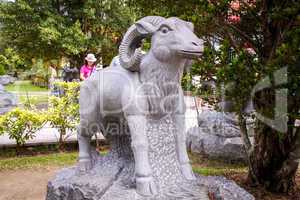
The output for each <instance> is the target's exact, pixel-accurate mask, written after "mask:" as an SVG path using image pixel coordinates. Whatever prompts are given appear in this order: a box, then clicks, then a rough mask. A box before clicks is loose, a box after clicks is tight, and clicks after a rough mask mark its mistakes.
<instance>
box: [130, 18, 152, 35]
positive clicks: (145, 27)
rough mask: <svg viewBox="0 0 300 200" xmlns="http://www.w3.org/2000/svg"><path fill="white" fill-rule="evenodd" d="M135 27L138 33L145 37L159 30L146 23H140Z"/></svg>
mask: <svg viewBox="0 0 300 200" xmlns="http://www.w3.org/2000/svg"><path fill="white" fill-rule="evenodd" d="M135 25H136V28H137V31H138V32H139V33H140V34H143V35H151V34H153V33H154V32H155V31H156V30H157V28H156V27H155V26H153V25H152V24H150V23H148V22H145V21H138V22H136V23H135Z"/></svg>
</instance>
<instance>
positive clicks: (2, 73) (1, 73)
mask: <svg viewBox="0 0 300 200" xmlns="http://www.w3.org/2000/svg"><path fill="white" fill-rule="evenodd" d="M4 74H5V69H4V67H3V65H0V76H1V75H4Z"/></svg>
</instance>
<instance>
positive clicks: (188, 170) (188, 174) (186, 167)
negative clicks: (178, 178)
mask: <svg viewBox="0 0 300 200" xmlns="http://www.w3.org/2000/svg"><path fill="white" fill-rule="evenodd" d="M181 173H182V175H183V176H184V177H185V178H186V179H187V180H196V177H195V175H194V173H193V170H192V167H191V165H190V164H189V163H185V164H182V165H181Z"/></svg>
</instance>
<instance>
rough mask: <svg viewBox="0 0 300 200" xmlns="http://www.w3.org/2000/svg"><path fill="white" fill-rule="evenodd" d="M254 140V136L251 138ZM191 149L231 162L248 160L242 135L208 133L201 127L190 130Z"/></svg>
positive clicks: (189, 141)
mask: <svg viewBox="0 0 300 200" xmlns="http://www.w3.org/2000/svg"><path fill="white" fill-rule="evenodd" d="M250 140H251V141H253V137H251V138H250ZM187 148H188V150H189V151H191V152H194V153H199V154H201V155H203V156H206V157H208V158H212V159H221V160H226V161H229V162H246V161H247V155H246V151H245V148H244V144H243V141H242V138H241V137H230V138H227V137H223V136H219V135H213V134H206V133H203V132H202V131H201V128H199V127H193V128H191V129H190V130H189V132H188V136H187Z"/></svg>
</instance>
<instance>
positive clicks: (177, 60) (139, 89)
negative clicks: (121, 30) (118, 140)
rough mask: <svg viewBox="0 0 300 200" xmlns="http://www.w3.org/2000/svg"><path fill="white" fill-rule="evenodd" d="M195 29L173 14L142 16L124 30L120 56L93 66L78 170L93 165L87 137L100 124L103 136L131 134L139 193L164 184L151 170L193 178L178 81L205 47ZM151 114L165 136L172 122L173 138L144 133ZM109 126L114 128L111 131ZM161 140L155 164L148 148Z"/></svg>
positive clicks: (83, 104)
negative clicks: (99, 67) (146, 47)
mask: <svg viewBox="0 0 300 200" xmlns="http://www.w3.org/2000/svg"><path fill="white" fill-rule="evenodd" d="M193 31H194V27H193V24H192V23H190V22H186V21H183V20H180V19H178V18H176V17H171V18H163V17H158V16H149V17H144V18H142V19H140V20H138V21H137V22H136V23H135V24H134V25H132V26H131V27H130V28H129V29H128V31H127V32H126V34H125V35H124V38H123V40H122V42H121V44H120V48H119V55H118V56H117V57H115V58H114V59H113V61H112V63H111V65H110V67H107V68H105V69H103V70H97V71H96V72H94V73H93V74H92V75H91V76H90V77H89V78H88V79H86V80H85V81H84V82H83V84H82V85H81V89H80V98H79V104H80V125H79V127H78V143H79V169H80V170H81V171H84V172H88V171H89V170H90V169H91V168H92V166H93V164H92V160H91V156H90V151H91V150H90V138H91V136H92V135H93V133H94V132H95V131H99V129H101V130H102V132H104V135H105V136H109V135H123V134H127V135H130V138H131V140H132V141H131V143H130V144H128V145H129V146H131V147H132V150H133V155H134V156H133V157H134V164H135V170H134V171H135V177H134V179H135V182H136V191H137V193H139V194H141V195H144V196H156V195H159V194H160V193H161V192H160V191H159V188H163V186H162V184H163V183H162V182H160V181H157V180H158V179H157V178H155V176H156V175H155V174H156V173H160V171H161V173H166V172H169V176H170V177H171V178H173V179H174V180H183V179H178V177H176V174H178V173H177V171H176V170H178V172H180V174H182V176H183V177H184V178H185V179H187V180H191V181H192V180H195V177H194V174H193V172H192V168H191V166H190V163H189V159H188V155H187V151H186V144H185V124H184V122H185V104H184V96H183V91H182V88H181V86H180V83H181V80H180V79H181V77H182V74H183V69H184V68H185V67H186V66H187V65H189V64H191V60H192V59H197V58H198V57H199V56H201V54H202V52H203V41H202V40H201V39H199V38H198V37H197V36H196V35H195V34H194V33H193ZM146 37H151V48H150V50H149V52H147V53H146V52H143V51H142V50H141V48H140V47H141V43H142V42H143V39H144V38H146ZM179 38H180V39H179ZM164 116H170V120H166V121H164V120H162V118H163V117H164ZM152 119H161V120H162V121H164V124H162V127H167V128H170V130H168V131H167V133H168V134H165V136H169V135H171V132H172V131H173V130H172V127H175V128H176V131H175V132H174V133H175V135H174V136H173V137H175V138H176V140H173V141H172V142H171V141H170V140H169V139H167V138H168V137H167V138H165V137H164V136H163V135H155V134H154V133H155V132H154V131H150V132H151V133H152V134H150V135H149V137H148V135H147V134H148V133H147V128H146V127H149V124H151V125H152V127H153V128H154V127H155V126H156V125H155V124H153V123H152V122H151V120H152ZM121 121H123V122H124V123H121ZM159 122H160V121H159V120H158V122H157V123H159ZM116 123H117V124H123V125H122V126H118V125H116ZM115 125H116V126H115ZM169 125H170V126H169ZM171 125H172V126H171ZM111 126H115V127H117V128H116V129H117V130H116V129H114V130H116V131H111V130H110V128H111ZM162 127H161V128H162ZM128 130H129V131H128ZM158 132H160V131H158ZM159 140H162V141H165V142H166V143H163V144H164V145H163V146H158V147H159V151H161V154H158V155H161V159H160V160H159V161H160V164H159V165H157V166H158V167H156V168H155V167H154V166H153V165H152V164H153V162H152V161H151V160H157V158H155V159H154V158H152V157H151V154H150V153H149V152H150V149H151V144H156V143H157V142H158V141H159ZM173 146H174V148H172V147H173ZM164 150H166V151H167V152H164ZM169 155H176V156H175V157H172V159H173V162H170V159H171V157H169ZM165 163H169V164H165ZM169 169H172V170H169ZM168 170H169V171H168Z"/></svg>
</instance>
